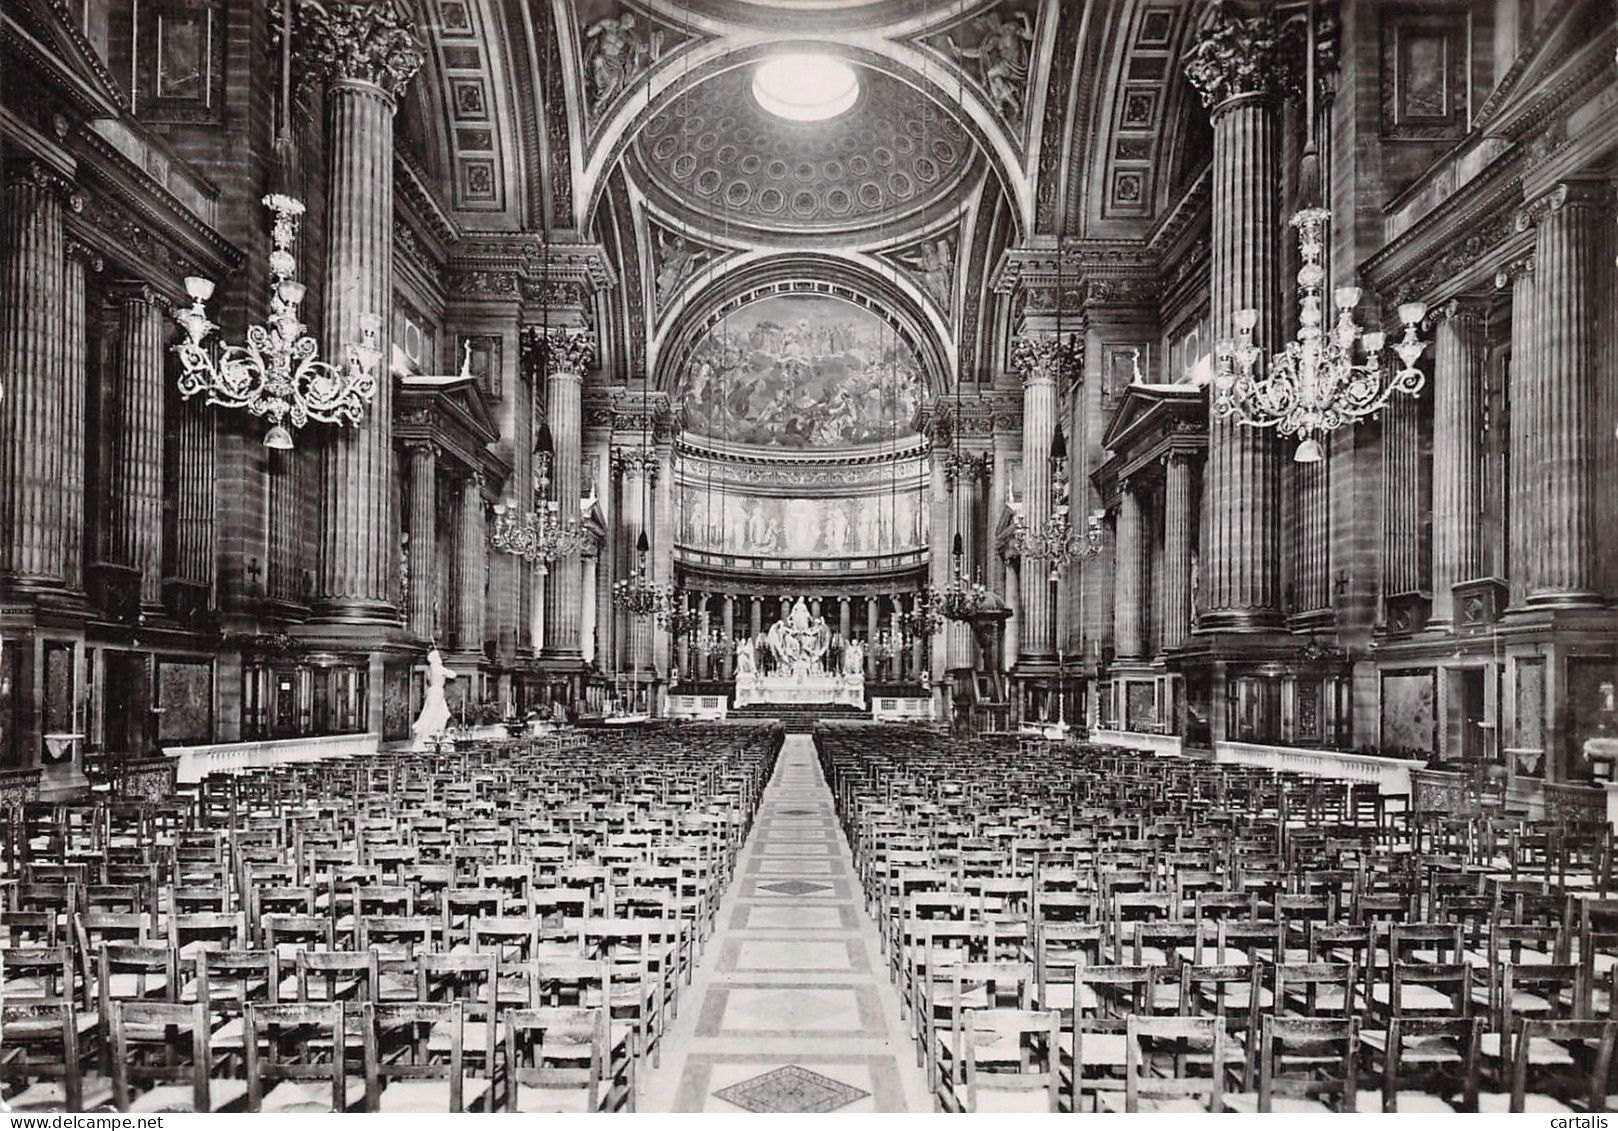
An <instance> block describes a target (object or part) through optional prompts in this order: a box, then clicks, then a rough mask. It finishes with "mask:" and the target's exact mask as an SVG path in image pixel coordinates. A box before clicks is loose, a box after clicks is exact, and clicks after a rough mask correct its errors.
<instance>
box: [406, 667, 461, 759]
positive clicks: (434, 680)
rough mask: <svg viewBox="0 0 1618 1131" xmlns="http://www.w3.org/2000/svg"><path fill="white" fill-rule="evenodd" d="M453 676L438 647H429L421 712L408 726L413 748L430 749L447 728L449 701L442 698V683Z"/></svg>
mask: <svg viewBox="0 0 1618 1131" xmlns="http://www.w3.org/2000/svg"><path fill="white" fill-rule="evenodd" d="M454 678H455V673H454V672H452V671H450V670H449V669H448V668H446V667H445V666H444V659H443V657H442V656H440V655H439V654H438V649H437V648H433V649H431V650H430V651H429V652H428V653H427V696H426V698H425V699H423V700H422V704H421V714H419V715H417V716H416V721H415V723H414V724H412V726H411V727H410V733H411V734H412V735H414V736H415V746H414V749H416V750H429V749H431V748H432V747H433V745H434V744H435V743H437V742H438V741H439V740H440V739H442V738H443V737H444V732H445V731H446V730H448V729H449V701H448V700H447V699H445V698H444V683H445V682H446V681H447V680H451V679H454Z"/></svg>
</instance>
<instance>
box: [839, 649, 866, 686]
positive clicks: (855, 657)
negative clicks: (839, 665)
mask: <svg viewBox="0 0 1618 1131" xmlns="http://www.w3.org/2000/svg"><path fill="white" fill-rule="evenodd" d="M843 674H844V675H845V676H849V677H851V678H859V679H864V678H865V645H864V644H861V643H860V642H859V641H858V640H850V641H849V642H848V643H847V644H844V645H843Z"/></svg>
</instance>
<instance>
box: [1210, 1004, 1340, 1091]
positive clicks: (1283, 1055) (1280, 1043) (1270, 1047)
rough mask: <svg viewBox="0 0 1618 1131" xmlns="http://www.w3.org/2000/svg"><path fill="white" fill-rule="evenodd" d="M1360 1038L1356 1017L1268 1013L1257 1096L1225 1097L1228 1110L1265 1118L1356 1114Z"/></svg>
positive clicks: (1261, 1024)
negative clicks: (1255, 1114)
mask: <svg viewBox="0 0 1618 1131" xmlns="http://www.w3.org/2000/svg"><path fill="white" fill-rule="evenodd" d="M1358 1036H1359V1019H1358V1018H1355V1017H1280V1016H1277V1015H1275V1014H1273V1013H1266V1014H1265V1015H1264V1016H1263V1017H1262V1018H1260V1020H1259V1056H1258V1090H1257V1091H1256V1092H1241V1093H1230V1094H1227V1095H1226V1096H1225V1097H1224V1106H1225V1109H1226V1110H1227V1111H1236V1112H1262V1113H1265V1114H1269V1113H1272V1112H1286V1113H1291V1114H1300V1115H1301V1114H1316V1113H1322V1112H1344V1113H1352V1112H1353V1111H1354V1110H1355V1107H1356V1091H1355V1088H1356V1082H1357V1073H1358V1064H1359V1041H1358ZM1334 1067H1335V1069H1336V1071H1335V1072H1333V1071H1332V1069H1333V1068H1334Z"/></svg>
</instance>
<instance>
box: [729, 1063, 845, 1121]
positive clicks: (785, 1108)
mask: <svg viewBox="0 0 1618 1131" xmlns="http://www.w3.org/2000/svg"><path fill="white" fill-rule="evenodd" d="M870 1094H871V1093H870V1092H867V1091H865V1090H864V1089H862V1088H856V1087H853V1086H852V1085H849V1084H844V1083H843V1082H842V1081H840V1080H833V1079H832V1078H831V1077H830V1076H822V1075H821V1074H820V1073H818V1072H811V1071H809V1069H807V1068H799V1067H798V1066H797V1065H795V1064H789V1065H787V1066H786V1067H785V1068H777V1069H776V1070H775V1071H774V1072H766V1073H764V1074H763V1075H762V1076H755V1077H753V1078H752V1079H751V1080H743V1081H742V1082H741V1083H740V1084H732V1085H731V1086H730V1087H728V1088H721V1089H720V1090H719V1091H717V1092H715V1093H714V1095H716V1096H718V1097H719V1098H720V1099H722V1100H724V1101H726V1102H727V1103H733V1104H735V1105H736V1106H737V1107H739V1108H741V1109H742V1110H744V1111H752V1112H759V1113H763V1112H779V1113H783V1114H794V1115H798V1114H805V1113H809V1112H825V1111H836V1110H837V1109H838V1108H840V1107H847V1106H848V1105H849V1104H851V1103H853V1102H854V1101H855V1100H857V1099H860V1098H861V1097H863V1096H868V1095H870Z"/></svg>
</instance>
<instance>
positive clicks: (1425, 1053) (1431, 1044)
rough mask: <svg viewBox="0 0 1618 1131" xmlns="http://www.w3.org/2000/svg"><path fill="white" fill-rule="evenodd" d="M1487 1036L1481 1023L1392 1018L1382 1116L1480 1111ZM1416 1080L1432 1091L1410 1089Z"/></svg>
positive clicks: (1384, 1065) (1384, 1061) (1476, 1020)
mask: <svg viewBox="0 0 1618 1131" xmlns="http://www.w3.org/2000/svg"><path fill="white" fill-rule="evenodd" d="M1482 1036H1483V1018H1481V1017H1473V1018H1434V1017H1401V1016H1397V1015H1396V1016H1394V1017H1393V1018H1391V1019H1390V1020H1389V1021H1388V1036H1387V1050H1386V1052H1384V1053H1383V1056H1382V1110H1383V1111H1384V1112H1396V1111H1405V1112H1423V1113H1445V1112H1451V1111H1476V1110H1477V1109H1478V1063H1479V1058H1478V1053H1479V1048H1480V1044H1481V1038H1482ZM1412 1077H1416V1078H1419V1079H1421V1080H1422V1081H1423V1082H1424V1083H1426V1084H1427V1085H1428V1086H1427V1087H1424V1088H1422V1089H1421V1090H1415V1089H1412V1088H1410V1087H1408V1084H1409V1083H1410V1082H1411V1078H1412ZM1434 1082H1437V1085H1438V1086H1437V1087H1436V1088H1434V1087H1433V1086H1432V1084H1433V1083H1434Z"/></svg>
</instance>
